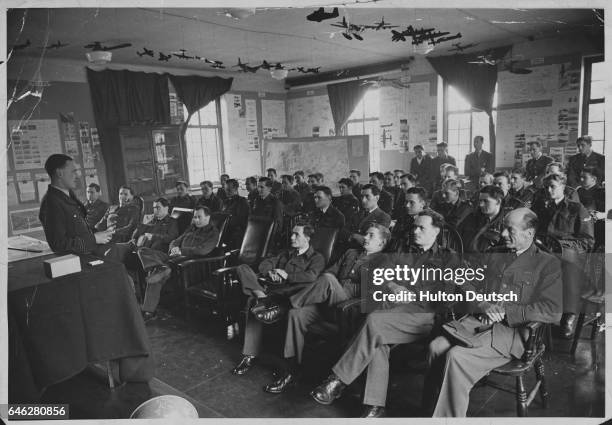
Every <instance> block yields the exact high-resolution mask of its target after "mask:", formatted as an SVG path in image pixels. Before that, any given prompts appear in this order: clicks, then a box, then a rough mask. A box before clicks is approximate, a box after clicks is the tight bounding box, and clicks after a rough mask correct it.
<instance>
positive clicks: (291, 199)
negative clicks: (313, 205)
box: [278, 174, 302, 217]
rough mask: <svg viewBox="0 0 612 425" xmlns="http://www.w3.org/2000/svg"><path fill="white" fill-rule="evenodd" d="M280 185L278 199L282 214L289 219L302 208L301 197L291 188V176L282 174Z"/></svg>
mask: <svg viewBox="0 0 612 425" xmlns="http://www.w3.org/2000/svg"><path fill="white" fill-rule="evenodd" d="M281 185H282V186H281V190H280V191H279V193H278V199H280V201H281V202H282V204H283V212H284V213H285V214H286V215H288V216H289V217H293V216H295V215H296V214H298V213H299V211H300V209H301V208H302V197H301V196H300V194H299V192H298V191H297V190H295V189H294V188H293V176H292V175H291V174H283V175H282V176H281Z"/></svg>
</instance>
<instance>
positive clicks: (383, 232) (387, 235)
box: [368, 223, 391, 247]
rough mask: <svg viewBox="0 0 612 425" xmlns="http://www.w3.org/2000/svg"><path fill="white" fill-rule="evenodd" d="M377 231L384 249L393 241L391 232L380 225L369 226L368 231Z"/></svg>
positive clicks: (372, 224)
mask: <svg viewBox="0 0 612 425" xmlns="http://www.w3.org/2000/svg"><path fill="white" fill-rule="evenodd" d="M370 229H376V230H378V232H379V233H380V238H381V239H382V240H383V247H384V246H385V245H387V243H388V242H389V241H390V240H391V231H390V230H389V229H388V228H387V227H385V226H383V225H382V224H379V223H371V224H370V225H369V226H368V230H370Z"/></svg>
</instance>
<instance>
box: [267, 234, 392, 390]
mask: <svg viewBox="0 0 612 425" xmlns="http://www.w3.org/2000/svg"><path fill="white" fill-rule="evenodd" d="M390 236H391V235H390V233H389V230H388V229H387V228H386V227H383V226H381V225H380V224H372V226H371V227H370V228H369V229H368V231H367V232H366V235H365V239H364V242H363V247H362V248H360V249H349V250H348V251H346V252H345V253H344V254H343V255H342V256H341V257H340V259H339V260H338V261H336V262H335V263H334V264H333V265H331V266H330V267H328V268H327V269H326V270H325V272H324V273H323V274H322V275H321V276H319V277H318V278H317V280H315V282H314V283H313V284H312V285H308V286H307V287H305V288H304V289H302V290H300V291H299V292H297V293H295V294H293V295H291V296H290V297H289V303H288V304H289V305H288V306H287V305H285V304H281V305H279V308H278V310H276V311H274V312H273V315H271V317H270V318H269V320H270V321H273V320H277V319H278V318H280V317H281V315H283V314H284V312H285V311H286V310H287V309H289V314H288V318H287V320H288V325H287V333H286V335H285V348H284V358H285V362H284V368H283V369H284V370H283V371H282V372H283V373H282V374H281V376H280V377H279V378H278V379H277V380H276V381H274V382H273V383H272V384H269V385H266V387H265V389H264V390H265V391H266V392H269V393H273V394H279V393H281V392H283V391H284V390H285V389H287V387H288V386H290V385H291V384H293V383H294V382H295V380H296V373H298V370H299V365H300V364H301V362H302V351H303V349H304V337H305V335H306V332H307V331H308V326H309V325H311V324H313V323H315V322H318V321H322V320H323V312H322V310H321V309H322V308H325V307H326V306H327V307H331V306H335V305H336V304H339V303H341V302H343V301H346V300H348V299H350V298H357V297H359V296H360V294H361V279H362V276H363V275H362V270H363V268H365V267H373V266H374V265H376V264H377V263H378V262H380V261H384V260H385V258H384V257H385V256H384V255H381V254H379V253H380V252H381V251H382V250H383V248H384V247H385V245H386V243H387V242H388V241H389V238H390Z"/></svg>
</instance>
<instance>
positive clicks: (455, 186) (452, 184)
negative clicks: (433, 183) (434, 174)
mask: <svg viewBox="0 0 612 425" xmlns="http://www.w3.org/2000/svg"><path fill="white" fill-rule="evenodd" d="M442 187H443V188H444V189H450V190H452V191H454V192H459V190H460V189H461V188H462V187H463V185H462V184H461V182H460V181H459V180H454V179H448V180H446V181H445V182H444V183H442Z"/></svg>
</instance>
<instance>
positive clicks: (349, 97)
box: [327, 80, 371, 143]
mask: <svg viewBox="0 0 612 425" xmlns="http://www.w3.org/2000/svg"><path fill="white" fill-rule="evenodd" d="M368 88H369V86H368V85H367V84H363V81H361V80H355V81H347V82H345V83H336V84H328V85H327V96H328V97H329V105H330V107H331V111H332V116H333V118H334V125H335V127H336V135H339V134H340V133H341V131H342V127H344V124H346V122H347V121H348V119H349V117H350V116H351V114H352V113H353V111H354V110H355V107H356V106H357V104H358V103H359V102H360V101H361V99H362V98H363V95H364V94H365V92H366V91H367V90H368ZM370 143H371V141H370Z"/></svg>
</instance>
